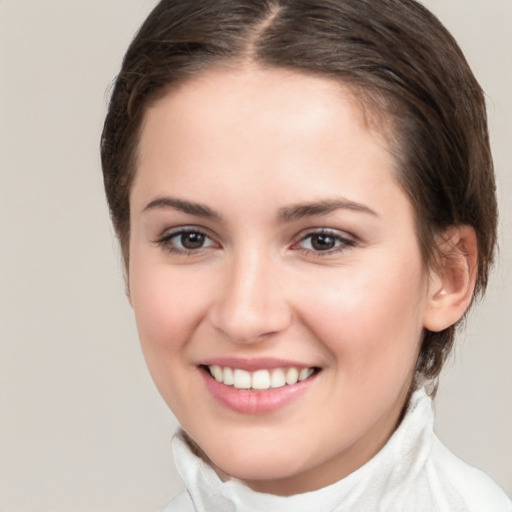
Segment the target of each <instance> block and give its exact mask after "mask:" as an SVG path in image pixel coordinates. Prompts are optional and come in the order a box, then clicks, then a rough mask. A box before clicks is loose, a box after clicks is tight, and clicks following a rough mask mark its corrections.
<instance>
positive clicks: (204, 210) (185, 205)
mask: <svg viewBox="0 0 512 512" xmlns="http://www.w3.org/2000/svg"><path fill="white" fill-rule="evenodd" d="M162 208H172V209H173V210H178V211H180V212H183V213H188V214H190V215H197V216H198V217H205V218H208V219H216V220H221V218H222V217H221V215H220V214H219V213H217V212H216V211H215V210H212V209H211V208H210V207H209V206H206V205H204V204H201V203H195V202H191V201H186V200H184V199H177V198H174V197H157V198H156V199H153V200H152V201H151V202H150V203H148V204H147V205H146V207H145V208H144V210H143V212H146V211H150V210H158V209H162Z"/></svg>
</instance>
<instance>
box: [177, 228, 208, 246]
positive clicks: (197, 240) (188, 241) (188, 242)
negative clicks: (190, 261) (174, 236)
mask: <svg viewBox="0 0 512 512" xmlns="http://www.w3.org/2000/svg"><path fill="white" fill-rule="evenodd" d="M205 238H206V236H205V235H204V234H203V233H194V232H191V233H182V234H181V235H180V236H179V239H180V243H181V246H182V247H183V248H184V249H187V250H193V249H200V248H201V247H203V245H204V241H205Z"/></svg>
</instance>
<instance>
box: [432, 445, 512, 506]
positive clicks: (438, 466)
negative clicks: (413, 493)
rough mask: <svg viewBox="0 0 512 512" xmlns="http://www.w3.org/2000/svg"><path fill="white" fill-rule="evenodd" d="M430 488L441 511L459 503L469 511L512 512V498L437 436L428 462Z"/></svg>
mask: <svg viewBox="0 0 512 512" xmlns="http://www.w3.org/2000/svg"><path fill="white" fill-rule="evenodd" d="M426 469H427V475H428V480H429V484H430V488H431V491H432V493H433V496H434V497H435V501H436V502H437V504H438V509H439V510H444V509H445V508H446V510H451V508H450V507H452V504H453V503H457V504H458V505H459V506H460V507H461V508H460V510H467V511H468V512H483V511H488V512H512V501H511V500H510V499H509V498H508V497H507V495H506V494H505V492H504V491H503V490H502V489H500V487H499V486H498V485H497V484H496V483H495V482H494V481H493V480H492V479H491V478H490V477H489V476H488V475H486V474H485V473H484V472H482V471H480V470H478V469H476V468H474V467H473V466H470V465H469V464H466V463H465V462H464V461H463V460H461V459H460V458H459V457H457V456H456V455H455V454H454V453H452V452H451V451H450V450H448V448H446V446H445V445H444V444H443V443H442V442H441V441H440V440H439V439H438V438H437V437H434V441H433V444H432V451H431V454H430V457H429V461H428V464H427V468H426Z"/></svg>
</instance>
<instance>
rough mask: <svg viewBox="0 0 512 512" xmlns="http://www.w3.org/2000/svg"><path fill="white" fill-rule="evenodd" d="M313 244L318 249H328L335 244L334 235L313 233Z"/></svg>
mask: <svg viewBox="0 0 512 512" xmlns="http://www.w3.org/2000/svg"><path fill="white" fill-rule="evenodd" d="M311 245H312V247H313V249H315V250H317V251H327V250H329V249H332V248H333V247H334V245H335V240H334V237H332V236H329V235H313V237H312V238H311Z"/></svg>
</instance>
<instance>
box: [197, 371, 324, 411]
mask: <svg viewBox="0 0 512 512" xmlns="http://www.w3.org/2000/svg"><path fill="white" fill-rule="evenodd" d="M200 373H201V374H202V376H203V379H204V381H205V384H206V387H207V389H208V391H209V392H210V394H211V395H212V396H213V397H214V398H215V399H216V400H217V402H219V403H220V404H221V405H223V406H225V407H227V408H228V409H231V410H233V411H235V412H239V413H242V414H266V413H271V412H274V411H277V410H279V409H281V408H283V407H285V406H286V405H288V404H289V403H290V402H292V401H293V400H295V399H296V398H298V397H299V396H300V395H302V394H303V393H304V392H305V391H306V390H307V389H308V388H309V387H310V386H311V384H312V383H313V381H314V380H316V374H313V375H312V376H311V377H309V378H308V379H306V380H303V381H301V382H297V384H293V385H292V386H288V385H286V386H282V387H280V388H274V389H268V390H262V391H253V390H249V389H237V388H234V387H233V386H226V385H225V384H222V383H221V382H217V381H216V380H215V379H214V378H213V377H212V376H211V375H210V373H209V372H208V371H207V370H205V369H201V372H200Z"/></svg>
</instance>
